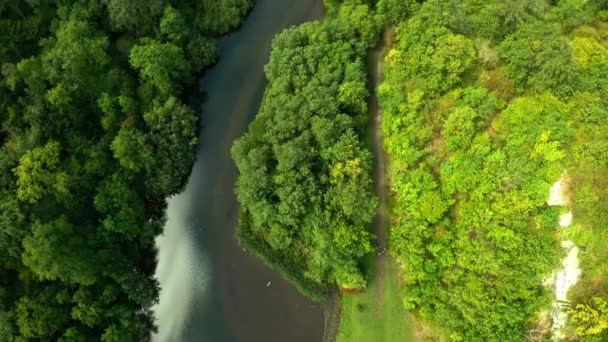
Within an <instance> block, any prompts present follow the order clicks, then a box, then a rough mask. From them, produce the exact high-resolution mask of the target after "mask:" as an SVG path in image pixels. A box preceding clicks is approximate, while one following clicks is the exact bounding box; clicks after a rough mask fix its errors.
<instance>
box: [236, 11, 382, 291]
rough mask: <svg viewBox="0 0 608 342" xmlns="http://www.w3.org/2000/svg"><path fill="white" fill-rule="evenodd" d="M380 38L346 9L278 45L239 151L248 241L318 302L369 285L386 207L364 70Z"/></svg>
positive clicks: (364, 15)
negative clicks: (376, 180) (376, 186)
mask: <svg viewBox="0 0 608 342" xmlns="http://www.w3.org/2000/svg"><path fill="white" fill-rule="evenodd" d="M377 33H378V26H377V25H376V22H375V20H374V17H373V16H372V15H371V12H370V9H369V7H368V6H367V5H359V4H343V5H341V6H340V7H335V6H329V8H328V15H327V18H325V19H324V20H322V21H317V22H311V23H306V24H303V25H300V26H297V27H292V28H290V29H287V30H285V31H284V32H282V33H281V34H279V35H278V36H276V37H275V39H274V41H273V49H272V54H271V56H270V63H269V64H268V65H267V66H266V75H267V78H268V80H269V86H268V88H267V90H266V94H265V97H264V100H263V103H262V105H261V109H260V112H259V113H258V115H257V117H256V119H255V120H254V121H253V122H252V123H251V125H250V126H249V131H248V132H247V133H246V134H245V135H244V136H243V137H242V138H240V139H239V140H237V141H236V143H235V144H234V146H233V148H232V154H233V157H234V159H235V161H236V164H237V166H238V169H239V171H240V174H239V177H238V180H237V188H236V192H237V197H238V199H239V201H240V203H241V206H242V217H241V224H240V227H239V230H238V236H239V239H240V240H241V242H242V243H244V244H245V245H246V246H247V247H249V248H250V249H252V250H253V252H254V253H256V254H258V255H259V256H261V257H262V258H263V259H264V260H265V261H266V262H267V263H269V264H271V265H272V266H274V267H275V268H276V269H278V270H280V271H282V273H283V274H284V275H285V276H286V277H287V278H288V279H290V280H291V281H292V282H293V283H294V284H295V285H296V286H297V287H298V288H299V289H300V290H301V291H302V292H304V293H305V294H307V295H308V296H309V297H312V298H314V299H323V297H324V296H325V295H326V294H327V292H328V289H329V288H330V287H332V286H336V285H337V286H339V287H341V288H342V289H344V290H356V289H360V288H363V287H365V285H366V281H365V279H364V276H363V274H362V272H361V270H360V267H359V261H360V258H361V257H362V256H363V255H365V254H368V253H370V252H371V250H372V245H371V242H372V234H371V233H370V231H369V226H368V225H369V223H370V222H371V220H372V218H373V216H374V214H375V209H376V202H377V201H376V199H375V197H374V195H372V193H371V160H372V156H371V153H370V151H369V150H368V148H367V147H366V146H365V145H364V144H363V143H362V136H363V134H364V129H365V123H366V121H367V105H366V99H367V96H368V88H367V77H366V71H365V70H366V63H365V61H366V56H367V51H368V49H369V48H370V47H371V46H373V45H374V44H375V42H376V37H377Z"/></svg>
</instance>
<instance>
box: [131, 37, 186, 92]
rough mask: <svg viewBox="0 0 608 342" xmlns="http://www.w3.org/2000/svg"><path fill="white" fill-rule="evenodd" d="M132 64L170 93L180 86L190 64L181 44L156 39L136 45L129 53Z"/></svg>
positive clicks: (159, 87)
mask: <svg viewBox="0 0 608 342" xmlns="http://www.w3.org/2000/svg"><path fill="white" fill-rule="evenodd" d="M129 62H130V63H131V66H133V68H135V69H136V70H137V71H139V74H140V75H141V77H142V78H143V79H144V80H146V81H148V82H150V83H151V84H152V85H154V86H155V87H156V88H157V89H158V90H160V91H161V92H162V93H164V94H170V93H171V92H173V91H174V90H175V89H177V87H178V82H179V81H181V80H182V79H183V78H184V76H185V75H186V72H187V71H189V70H190V66H189V64H188V62H187V61H186V59H185V58H184V53H183V51H182V49H181V48H180V47H179V46H176V45H173V44H172V43H161V42H159V41H156V40H151V41H146V42H141V43H140V45H135V46H134V47H133V48H132V49H131V53H130V54H129Z"/></svg>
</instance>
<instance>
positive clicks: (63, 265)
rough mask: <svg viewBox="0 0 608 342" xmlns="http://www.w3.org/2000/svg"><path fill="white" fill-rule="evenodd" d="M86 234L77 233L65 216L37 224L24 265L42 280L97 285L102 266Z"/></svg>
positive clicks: (25, 243) (25, 244)
mask: <svg viewBox="0 0 608 342" xmlns="http://www.w3.org/2000/svg"><path fill="white" fill-rule="evenodd" d="M86 231H87V228H86V227H85V228H84V229H80V230H76V228H75V227H74V226H73V225H72V224H71V223H70V222H69V221H68V220H67V218H66V217H63V216H62V217H59V218H57V219H55V220H53V221H51V222H49V223H41V222H34V224H33V226H32V233H31V235H28V236H26V237H25V239H24V240H23V248H24V252H23V263H24V264H25V265H26V266H28V267H29V268H30V269H31V270H32V271H33V272H34V273H35V274H36V275H38V276H39V277H40V278H41V279H47V280H55V279H61V280H63V281H65V282H76V283H80V284H86V285H90V284H93V283H94V282H95V280H96V279H97V273H98V272H97V269H98V267H99V265H98V264H97V263H96V262H95V261H94V260H95V259H94V255H95V253H94V251H93V250H91V247H92V246H91V244H89V243H88V242H87V238H88V236H87V235H85V232H86Z"/></svg>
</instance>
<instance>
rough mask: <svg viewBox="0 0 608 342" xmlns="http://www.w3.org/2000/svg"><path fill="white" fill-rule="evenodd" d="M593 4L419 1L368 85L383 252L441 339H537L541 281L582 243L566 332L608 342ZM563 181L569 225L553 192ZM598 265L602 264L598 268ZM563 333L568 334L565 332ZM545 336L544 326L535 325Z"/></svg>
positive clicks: (602, 78)
mask: <svg viewBox="0 0 608 342" xmlns="http://www.w3.org/2000/svg"><path fill="white" fill-rule="evenodd" d="M606 9H607V7H606V2H602V1H572V0H561V1H555V2H552V3H550V2H547V1H542V0H538V1H506V2H483V1H475V0H465V1H451V2H444V1H436V0H429V1H425V2H424V3H423V4H422V5H420V6H419V8H417V9H416V11H414V12H413V14H412V15H411V16H410V17H409V18H408V19H407V20H398V21H396V22H395V23H396V24H395V27H394V32H395V38H394V42H393V43H392V45H391V46H390V47H389V48H388V49H387V51H386V55H385V58H384V64H385V65H384V71H385V75H384V76H385V79H384V82H383V83H382V84H381V85H379V87H378V94H379V98H380V103H381V107H382V109H383V111H384V113H383V122H382V133H383V135H384V147H385V150H386V153H387V154H388V155H389V158H390V167H389V169H390V170H389V172H388V175H387V177H388V178H389V179H390V188H391V192H392V202H393V203H392V208H391V215H392V223H391V227H390V241H391V246H390V249H391V253H392V255H394V257H395V258H396V260H397V263H398V264H399V267H400V273H401V277H402V279H403V282H404V284H405V286H404V290H403V292H402V296H403V302H404V305H405V306H406V308H407V309H409V310H412V311H413V312H415V313H416V315H417V318H418V319H420V320H421V321H423V322H426V323H428V324H430V325H431V326H433V327H436V328H437V331H441V333H438V335H443V336H444V337H446V338H447V339H449V340H453V341H523V340H527V339H532V340H539V339H538V338H541V339H542V338H543V336H544V337H545V338H546V337H547V335H546V334H541V336H537V335H532V332H533V331H542V326H541V325H542V324H541V322H542V320H543V312H547V311H548V310H550V308H551V295H550V293H549V291H548V289H547V288H545V287H544V286H542V283H543V281H544V280H545V279H546V278H547V277H549V275H550V274H551V273H552V272H553V271H554V270H556V269H557V268H558V267H559V265H560V259H561V258H562V256H563V255H562V250H561V249H560V245H559V241H560V239H561V238H563V237H569V238H571V239H573V240H574V241H575V242H576V243H577V244H578V245H579V246H580V247H581V253H580V259H581V260H580V265H581V268H582V274H583V275H582V277H581V279H580V280H579V282H578V284H577V285H576V286H575V287H574V289H573V290H572V291H571V292H570V297H571V298H572V303H571V307H572V309H571V310H570V314H571V316H572V319H571V321H570V323H571V326H570V327H568V328H567V329H569V331H567V332H566V333H567V334H569V335H568V336H570V338H574V336H576V335H578V338H581V339H583V340H589V341H596V340H603V339H605V338H607V337H608V335H607V331H606V328H607V327H608V325H607V324H606V322H607V319H608V317H607V316H606V298H607V293H606V290H608V287H607V286H608V283H606V279H607V278H606V273H605V272H606V271H607V269H606V266H605V265H606V264H605V262H604V261H605V256H606V251H607V250H608V242H607V241H606V240H605V239H603V238H601V237H602V236H604V235H605V229H606V228H605V227H606V225H605V222H606V219H607V218H608V212H607V211H606V207H605V206H604V205H602V204H600V203H605V200H606V198H607V197H606V195H607V194H608V193H607V192H606V191H607V190H608V188H606V179H607V177H608V173H607V172H606V171H608V169H607V168H606V166H607V164H606V163H607V162H608V159H607V156H606V154H605V151H606V135H605V133H606V125H607V124H608V116H607V115H606V113H608V112H607V110H608V102H606V101H607V100H608V97H607V96H606V95H607V94H608V82H607V81H608V49H607V48H608V23H606V20H607V19H608V17H607V14H608V12H607V11H606ZM563 174H567V175H568V176H569V177H570V179H571V183H572V185H571V188H572V190H571V191H572V192H573V193H572V195H571V197H572V202H573V203H572V206H573V208H574V210H573V213H574V217H575V222H574V223H575V229H574V230H566V231H564V232H562V231H559V230H558V224H557V222H558V217H559V215H560V208H557V207H550V206H548V205H547V204H546V201H547V197H548V193H549V189H550V187H551V185H552V184H553V183H554V182H555V181H556V180H558V179H559V178H560V176H562V175H563ZM600 260H601V261H600ZM574 330H575V331H574ZM546 333H547V334H548V331H547V332H546Z"/></svg>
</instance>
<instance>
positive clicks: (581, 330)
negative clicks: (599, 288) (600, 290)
mask: <svg viewBox="0 0 608 342" xmlns="http://www.w3.org/2000/svg"><path fill="white" fill-rule="evenodd" d="M570 315H572V318H571V319H572V324H574V326H575V327H576V333H577V334H578V335H579V336H588V335H599V334H601V333H602V332H603V331H604V330H606V329H608V303H607V302H606V300H605V299H603V298H600V297H593V299H592V300H591V302H590V304H588V305H587V304H578V305H577V306H576V308H574V309H572V310H570Z"/></svg>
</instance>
